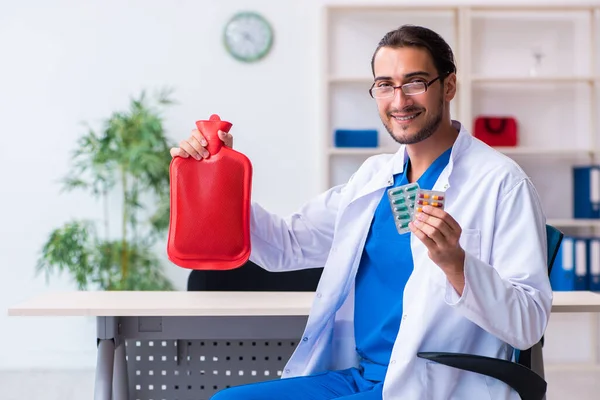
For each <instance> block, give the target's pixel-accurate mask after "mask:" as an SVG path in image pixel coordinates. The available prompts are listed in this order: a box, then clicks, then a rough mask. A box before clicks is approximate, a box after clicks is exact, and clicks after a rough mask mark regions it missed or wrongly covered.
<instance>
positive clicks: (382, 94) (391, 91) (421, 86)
mask: <svg viewBox="0 0 600 400" xmlns="http://www.w3.org/2000/svg"><path fill="white" fill-rule="evenodd" d="M442 77H443V76H442V75H439V76H438V77H437V78H433V79H432V80H430V81H429V82H423V81H417V82H410V83H405V84H404V85H400V86H391V85H386V86H378V87H371V89H369V94H370V95H371V97H372V98H374V99H385V98H388V97H394V95H395V94H396V89H401V90H402V92H403V93H404V94H405V95H407V96H414V95H416V94H421V93H425V92H426V91H427V89H428V88H429V86H431V84H432V83H434V82H435V81H437V80H438V79H440V78H442ZM373 86H375V83H373Z"/></svg>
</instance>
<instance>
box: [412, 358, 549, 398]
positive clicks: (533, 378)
mask: <svg viewBox="0 0 600 400" xmlns="http://www.w3.org/2000/svg"><path fill="white" fill-rule="evenodd" d="M417 357H419V358H424V359H427V360H430V361H435V362H437V363H440V364H443V365H448V366H450V367H454V368H458V369H462V370H465V371H471V372H477V373H479V374H483V375H487V376H490V377H492V378H496V379H499V380H501V381H502V382H504V383H506V384H507V385H509V386H510V387H512V388H513V389H514V390H515V391H516V392H517V393H519V396H521V399H523V400H542V399H543V398H544V395H545V394H546V388H547V386H548V385H547V383H546V381H545V380H544V379H542V378H541V377H540V376H539V375H538V374H536V373H535V372H533V371H532V370H530V369H529V368H527V367H524V366H522V365H520V364H517V363H514V362H512V361H507V360H500V359H498V358H491V357H483V356H476V355H472V354H461V353H439V352H420V353H417Z"/></svg>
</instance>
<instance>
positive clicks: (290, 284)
mask: <svg viewBox="0 0 600 400" xmlns="http://www.w3.org/2000/svg"><path fill="white" fill-rule="evenodd" d="M322 272H323V269H322V268H313V269H302V270H297V271H285V272H270V271H267V270H265V269H264V268H261V267H260V266H259V265H257V264H255V263H253V262H252V261H249V260H248V262H246V263H245V264H244V265H242V266H241V267H239V268H235V269H230V270H225V271H212V270H193V271H191V272H190V275H189V277H188V285H187V290H188V291H225V292H314V291H315V290H317V284H318V283H319V279H320V278H321V273H322Z"/></svg>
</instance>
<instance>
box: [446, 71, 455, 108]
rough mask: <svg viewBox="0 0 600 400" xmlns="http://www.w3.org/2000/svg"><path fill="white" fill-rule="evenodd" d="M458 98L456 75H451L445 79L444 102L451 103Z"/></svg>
mask: <svg viewBox="0 0 600 400" xmlns="http://www.w3.org/2000/svg"><path fill="white" fill-rule="evenodd" d="M454 96H456V74H455V73H451V74H450V75H448V76H447V77H446V79H444V100H445V101H451V100H452V99H454Z"/></svg>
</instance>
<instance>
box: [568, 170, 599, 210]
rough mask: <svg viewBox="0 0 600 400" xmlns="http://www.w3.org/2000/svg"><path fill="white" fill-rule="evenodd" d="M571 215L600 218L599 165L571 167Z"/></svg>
mask: <svg viewBox="0 0 600 400" xmlns="http://www.w3.org/2000/svg"><path fill="white" fill-rule="evenodd" d="M573 217H574V218H583V219H590V218H591V219H594V218H600V165H591V166H585V167H573Z"/></svg>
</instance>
